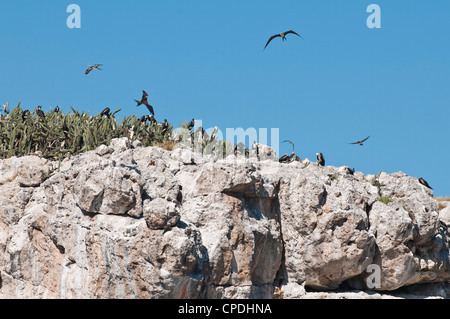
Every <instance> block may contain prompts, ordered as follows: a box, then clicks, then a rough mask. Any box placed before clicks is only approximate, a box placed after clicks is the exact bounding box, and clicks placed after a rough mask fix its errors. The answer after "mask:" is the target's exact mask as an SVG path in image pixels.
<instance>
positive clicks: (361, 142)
mask: <svg viewBox="0 0 450 319" xmlns="http://www.w3.org/2000/svg"><path fill="white" fill-rule="evenodd" d="M369 138H370V136H369V137H367V138H365V139H363V140H362V141H358V142H355V143H349V144H351V145H358V144H359V145H361V146H363V143H364V142H365V141H367V140H368V139H369Z"/></svg>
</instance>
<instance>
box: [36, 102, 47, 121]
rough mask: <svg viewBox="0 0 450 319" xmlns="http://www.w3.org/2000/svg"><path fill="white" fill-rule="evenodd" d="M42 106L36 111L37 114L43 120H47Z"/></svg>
mask: <svg viewBox="0 0 450 319" xmlns="http://www.w3.org/2000/svg"><path fill="white" fill-rule="evenodd" d="M41 108H42V105H39V106H38V109H37V110H36V114H37V115H38V116H39V117H40V118H41V119H43V120H45V114H44V112H43V111H42V110H41Z"/></svg>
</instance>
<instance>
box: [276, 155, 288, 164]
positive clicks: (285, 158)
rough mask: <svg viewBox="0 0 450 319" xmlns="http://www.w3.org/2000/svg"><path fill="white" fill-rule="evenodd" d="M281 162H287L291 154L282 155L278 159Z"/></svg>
mask: <svg viewBox="0 0 450 319" xmlns="http://www.w3.org/2000/svg"><path fill="white" fill-rule="evenodd" d="M278 161H279V162H280V163H286V162H287V161H289V155H287V154H286V155H284V156H282V157H280V159H279V160H278Z"/></svg>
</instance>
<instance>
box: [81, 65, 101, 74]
mask: <svg viewBox="0 0 450 319" xmlns="http://www.w3.org/2000/svg"><path fill="white" fill-rule="evenodd" d="M102 65H103V64H95V65H88V67H89V68H88V69H87V70H86V72H85V74H86V75H88V74H89V73H90V72H91V71H92V70H99V71H101V70H102V69H99V66H102Z"/></svg>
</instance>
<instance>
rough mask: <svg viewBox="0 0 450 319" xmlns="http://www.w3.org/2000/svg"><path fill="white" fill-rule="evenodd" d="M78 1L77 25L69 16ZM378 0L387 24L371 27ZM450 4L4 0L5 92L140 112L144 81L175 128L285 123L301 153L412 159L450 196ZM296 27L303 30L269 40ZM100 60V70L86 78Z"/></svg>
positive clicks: (361, 162) (30, 102)
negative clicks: (363, 141) (194, 121)
mask: <svg viewBox="0 0 450 319" xmlns="http://www.w3.org/2000/svg"><path fill="white" fill-rule="evenodd" d="M71 3H75V4H77V5H79V6H80V8H81V28H80V29H69V28H68V27H67V25H66V19H67V18H68V16H69V15H70V13H67V12H66V9H67V6H68V5H69V4H71ZM372 3H374V4H378V5H379V6H380V7H381V19H382V22H381V23H382V25H381V29H369V28H368V27H367V25H366V20H367V17H368V16H369V13H367V12H366V8H367V6H368V5H369V4H372ZM449 13H450V1H447V0H433V1H424V0H422V1H418V0H415V1H414V0H408V1H407V0H395V1H387V0H383V1H382V0H371V1H364V0H345V1H336V0H307V1H306V0H305V1H300V0H292V1H265V0H259V1H253V0H251V1H249V0H246V1H237V0H227V1H216V0H204V1H197V0H190V1H182V0H179V1H175V0H172V1H170V0H169V1H148V0H146V1H143V0H142V1H140V0H130V1H104V0H95V1H92V0H89V1H87V0H72V1H63V0H54V1H53V0H46V1H32V0H20V1H12V0H5V1H1V2H0V14H1V19H0V44H1V45H0V50H1V51H0V52H1V53H0V57H1V58H0V104H5V103H6V102H9V103H10V105H12V106H16V105H17V103H18V102H19V101H20V100H21V101H22V106H23V107H24V108H30V109H32V108H34V107H36V106H37V105H43V106H44V109H45V110H48V108H49V107H54V106H56V105H59V106H61V107H62V109H63V111H64V112H68V111H69V110H70V105H72V106H74V108H76V109H78V110H80V111H86V112H87V111H89V112H90V114H92V115H95V114H97V113H99V112H100V111H101V110H103V109H104V108H105V107H107V106H108V107H110V108H112V109H113V110H115V109H119V108H120V109H122V111H121V112H120V113H119V114H118V115H119V116H121V117H123V116H130V115H132V114H136V115H138V116H142V115H144V114H147V112H146V109H145V108H137V107H136V104H135V103H134V101H133V99H135V98H136V99H139V98H140V96H141V93H142V90H143V89H144V90H146V91H147V92H148V93H149V94H150V98H149V101H150V103H151V104H152V105H153V106H154V107H155V112H156V118H157V119H158V120H160V121H162V120H163V119H165V118H167V119H168V121H169V122H170V123H172V124H173V125H174V126H175V127H177V126H178V125H179V124H181V123H182V122H183V121H190V120H191V119H192V118H193V117H195V118H196V119H201V120H202V122H203V125H204V127H205V128H209V127H213V126H216V125H217V126H218V127H219V128H220V129H221V130H222V131H223V132H225V130H226V128H238V127H242V128H250V127H254V128H257V129H258V128H268V129H269V131H270V128H280V140H281V141H283V140H285V139H290V140H292V141H294V142H295V144H296V145H295V150H296V152H297V154H298V155H299V156H300V157H301V158H306V157H307V158H310V159H313V160H315V154H316V153H317V152H322V153H323V154H324V155H325V158H326V160H327V165H333V166H343V165H348V166H350V167H354V168H356V170H357V171H362V172H364V173H365V174H376V173H378V172H379V171H380V170H382V171H385V172H388V173H392V172H397V171H403V172H405V173H406V174H408V175H411V176H414V177H424V178H425V179H426V180H427V181H428V182H429V183H430V185H431V186H433V187H434V189H435V195H436V196H439V195H450V183H449V182H448V180H449V179H450V169H448V167H447V165H448V163H449V162H450V148H449V143H448V141H449V137H450V129H449V119H450V116H449V115H450V111H449V106H450V95H449V94H448V91H449V84H450V41H449V40H450V36H449V31H450V22H449V19H448V14H449ZM290 29H293V30H295V31H297V32H298V33H299V34H301V35H302V36H303V38H304V40H302V39H299V38H297V37H295V36H292V35H290V36H288V41H287V42H282V41H281V40H280V39H276V40H274V41H273V42H272V43H271V44H270V45H269V46H268V47H267V49H266V50H265V51H264V50H263V48H264V45H265V43H266V42H267V40H268V38H269V37H270V36H271V35H273V34H275V33H279V32H282V31H286V30H290ZM94 63H102V64H104V66H103V68H104V70H103V71H97V72H92V73H91V74H90V75H89V76H85V75H84V71H85V69H86V67H87V65H88V64H94ZM369 135H371V136H372V137H371V139H370V140H369V141H368V142H367V144H366V145H365V146H364V147H360V146H352V145H348V144H347V143H349V142H352V141H356V140H358V139H362V138H365V137H367V136H369ZM269 141H270V138H269ZM290 152H291V147H290V145H288V144H281V148H280V153H281V155H283V154H285V153H290Z"/></svg>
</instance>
